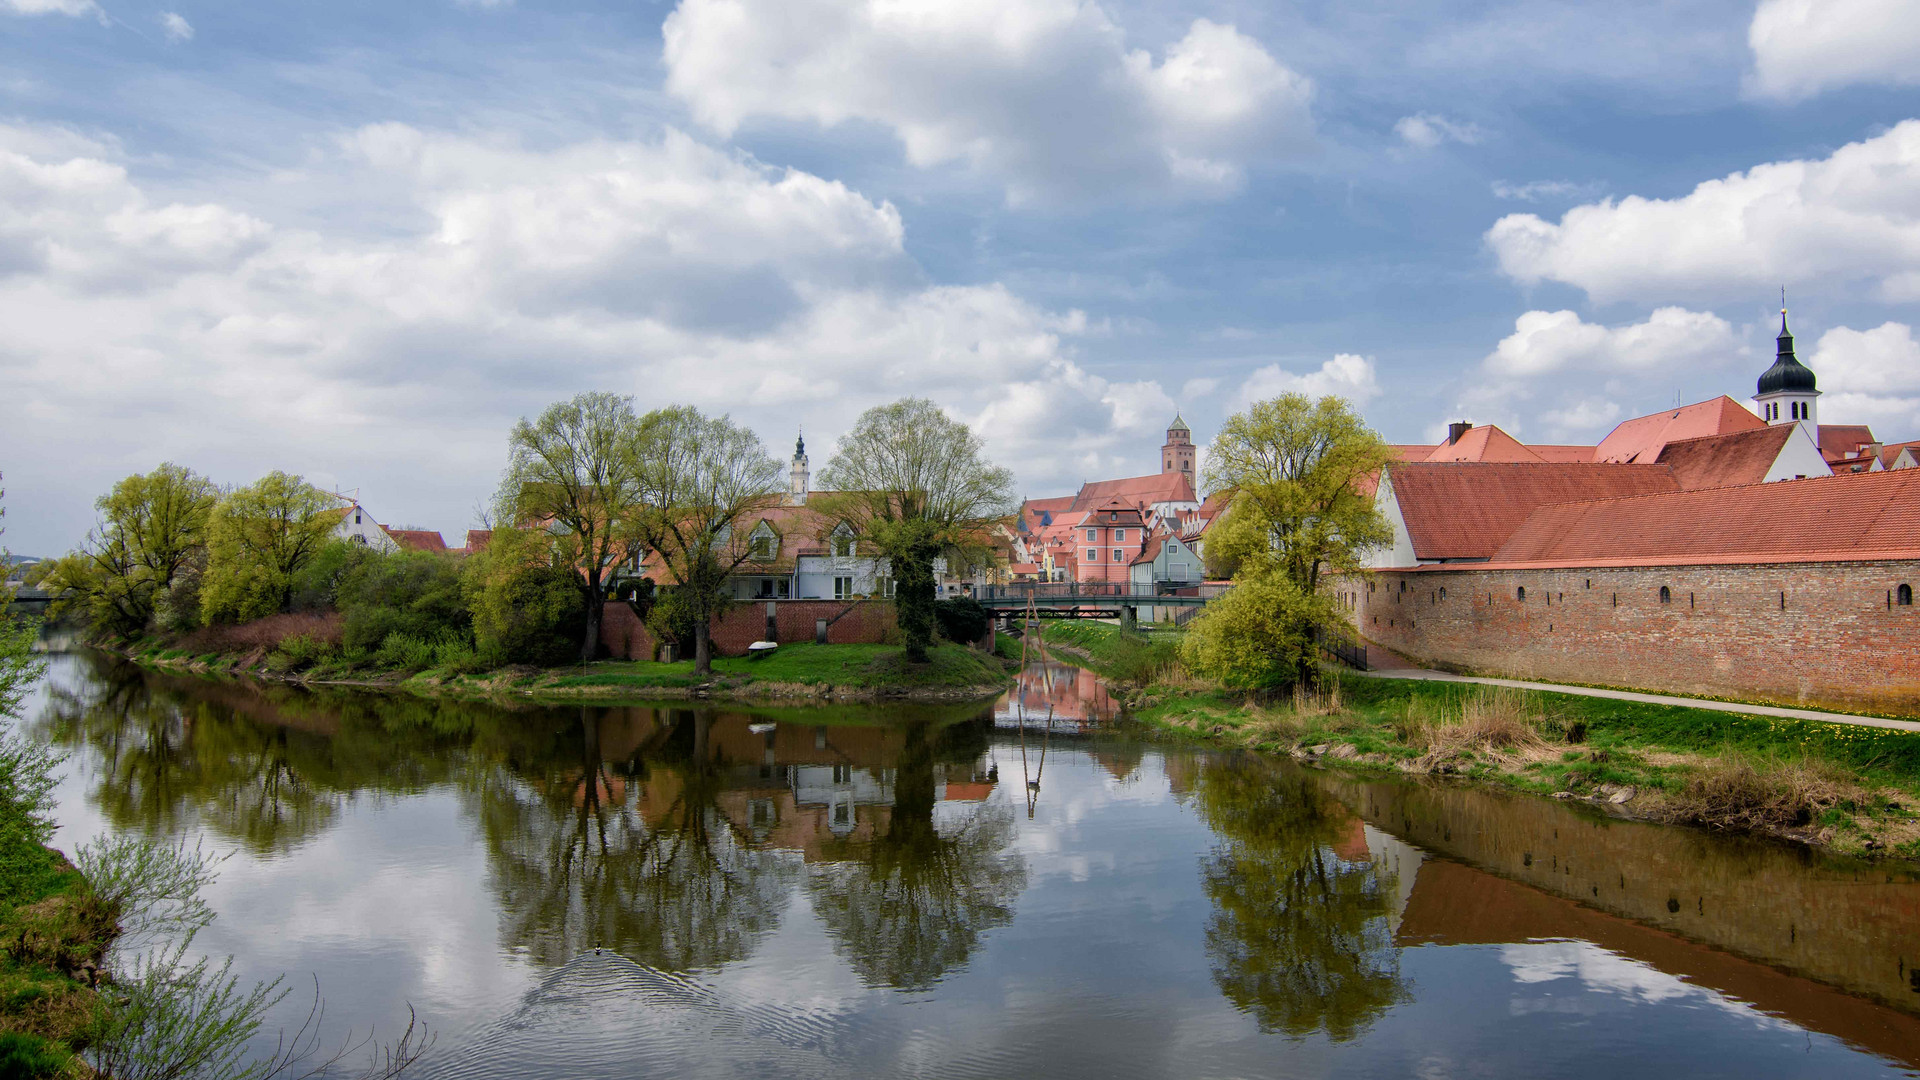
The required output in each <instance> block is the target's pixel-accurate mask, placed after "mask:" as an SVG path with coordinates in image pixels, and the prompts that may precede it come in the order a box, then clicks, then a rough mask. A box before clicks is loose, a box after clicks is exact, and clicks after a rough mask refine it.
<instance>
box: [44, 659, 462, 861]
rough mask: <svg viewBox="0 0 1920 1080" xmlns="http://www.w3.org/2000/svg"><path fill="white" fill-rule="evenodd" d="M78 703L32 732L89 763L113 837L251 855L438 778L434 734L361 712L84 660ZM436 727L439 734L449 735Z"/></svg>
mask: <svg viewBox="0 0 1920 1080" xmlns="http://www.w3.org/2000/svg"><path fill="white" fill-rule="evenodd" d="M79 662H80V663H81V664H83V665H84V666H85V667H86V668H87V671H86V675H87V678H86V679H85V681H84V683H83V686H84V689H82V690H80V691H73V690H66V689H56V690H54V691H53V692H52V696H51V699H50V702H49V705H48V707H47V709H46V711H45V712H44V713H43V714H42V715H41V717H40V718H39V720H38V724H39V726H40V728H41V729H42V730H43V731H44V733H45V735H46V736H47V737H48V738H49V739H50V740H51V741H52V742H54V743H55V744H56V745H59V746H61V747H63V748H67V749H72V750H78V751H82V752H84V753H86V754H88V755H89V756H90V758H91V762H90V764H91V765H92V767H93V772H94V782H93V784H92V790H91V792H90V797H91V799H92V801H93V802H94V804H95V805H96V806H98V807H99V808H100V811H101V813H102V814H103V815H104V816H105V817H106V818H107V819H108V820H109V821H111V822H113V823H114V824H115V825H116V826H118V827H120V828H123V829H137V830H141V831H148V832H155V833H160V834H163V835H167V834H177V833H179V832H181V831H183V830H184V829H185V828H187V827H188V826H189V825H190V824H192V823H194V822H196V821H197V822H201V823H204V824H205V825H206V826H207V827H208V828H210V829H211V830H213V832H214V833H216V834H217V835H221V836H226V837H229V838H231V839H234V840H236V841H239V842H241V843H243V844H245V845H246V846H247V847H248V848H249V849H251V850H253V851H255V852H258V853H267V852H278V851H285V850H286V849H288V848H290V847H292V846H293V845H295V844H297V843H299V842H300V841H302V840H305V839H307V838H309V837H311V836H314V835H316V834H318V833H319V832H320V831H321V830H323V829H325V828H326V827H327V825H328V824H330V823H331V822H332V821H333V820H334V818H335V816H336V814H337V812H338V810H339V807H340V805H341V804H342V803H343V802H344V801H345V800H346V798H347V797H348V796H349V795H350V793H352V792H353V791H356V790H363V789H369V788H371V789H382V788H384V789H387V790H410V789H415V788H417V787H418V786H419V785H421V784H423V783H425V782H428V781H429V780H430V779H431V778H432V777H434V776H436V775H441V774H444V772H445V770H446V765H445V763H444V762H445V756H446V755H445V751H444V749H440V748H434V747H431V746H430V747H427V748H424V749H425V750H426V751H427V752H423V748H422V747H421V746H419V745H418V744H419V743H420V742H421V741H422V740H423V739H424V740H425V741H426V742H428V743H430V744H431V743H435V742H439V741H443V740H441V739H440V738H439V737H438V736H436V735H434V734H432V728H433V726H434V725H428V726H426V727H419V726H417V725H415V724H414V723H412V721H415V720H417V719H418V717H414V716H412V714H411V713H410V712H409V711H408V710H406V709H398V710H395V709H389V708H385V707H381V706H377V705H375V704H374V702H373V701H371V700H370V699H366V698H356V697H353V696H348V695H318V694H310V693H307V692H305V691H300V690H295V689H291V688H254V687H245V686H234V685H227V684H218V683H205V682H198V681H187V680H178V679H172V678H168V677H166V676H159V675H154V674H152V673H149V672H144V671H141V670H140V669H139V668H136V667H134V666H132V665H130V664H125V663H120V662H117V661H114V660H112V659H110V658H106V657H103V656H100V655H97V654H92V653H86V654H81V657H80V660H79ZM439 726H442V727H444V722H441V723H440V725H439Z"/></svg>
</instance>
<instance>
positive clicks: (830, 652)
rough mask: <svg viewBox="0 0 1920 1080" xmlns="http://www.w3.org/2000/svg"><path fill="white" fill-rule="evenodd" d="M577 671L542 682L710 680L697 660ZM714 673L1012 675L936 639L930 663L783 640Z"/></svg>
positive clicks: (866, 679)
mask: <svg viewBox="0 0 1920 1080" xmlns="http://www.w3.org/2000/svg"><path fill="white" fill-rule="evenodd" d="M576 672H577V673H568V674H555V675H551V676H548V677H546V678H543V679H539V680H537V682H536V685H537V686H540V687H554V688H569V687H591V686H613V687H637V688H645V687H688V686H694V685H698V684H699V683H702V682H704V681H706V680H704V679H701V678H699V677H697V676H695V675H694V673H693V662H692V661H690V660H683V661H680V662H677V663H672V664H656V663H649V662H646V661H608V662H602V663H598V664H592V665H589V666H587V667H586V668H584V669H576ZM713 672H714V679H715V681H716V682H725V683H731V684H737V685H746V684H751V683H756V682H760V683H791V684H798V685H805V686H845V687H857V688H875V687H947V686H952V687H964V686H987V685H991V684H994V683H998V682H1002V681H1004V680H1005V679H1006V674H1007V673H1006V668H1005V666H1004V665H1003V664H1002V663H1001V662H1000V661H998V660H997V659H994V658H993V657H990V656H985V655H982V654H981V653H978V652H975V651H974V650H972V649H969V648H966V647H965V646H961V645H951V644H942V645H936V646H934V648H933V649H932V651H931V653H930V655H929V656H928V660H927V663H925V664H909V663H907V662H906V660H905V656H904V654H903V652H902V650H901V649H900V648H899V647H898V646H894V645H816V644H813V643H810V642H806V643H799V644H794V645H783V646H781V647H780V648H779V649H776V650H774V651H773V652H772V653H769V654H767V655H765V656H760V657H745V656H722V657H715V658H714V661H713Z"/></svg>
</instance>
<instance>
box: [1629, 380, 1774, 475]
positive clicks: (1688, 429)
mask: <svg viewBox="0 0 1920 1080" xmlns="http://www.w3.org/2000/svg"><path fill="white" fill-rule="evenodd" d="M1766 426H1767V422H1766V421H1764V420H1762V419H1760V418H1759V417H1757V416H1755V415H1753V414H1752V413H1750V412H1748V411H1747V410H1746V408H1745V407H1744V406H1742V405H1741V404H1740V403H1739V402H1737V401H1735V400H1733V399H1732V398H1730V397H1727V396H1726V395H1725V394H1722V395H1720V396H1719V397H1717V398H1714V399H1713V400H1712V401H1702V402H1697V403H1695V404H1693V405H1683V406H1681V407H1680V408H1678V409H1668V410H1666V411H1665V412H1657V413H1654V414H1652V415H1650V416H1636V417H1634V418H1633V419H1631V420H1623V421H1621V423H1620V426H1619V427H1616V428H1614V429H1613V430H1612V431H1610V432H1608V433H1607V437H1606V438H1604V439H1601V440H1600V445H1599V446H1597V447H1595V448H1594V452H1593V460H1595V461H1613V462H1620V463H1623V464H1624V463H1628V462H1632V463H1635V464H1641V465H1645V464H1650V463H1652V462H1655V461H1658V460H1659V459H1660V450H1661V448H1663V447H1664V446H1666V445H1667V444H1668V443H1670V442H1679V441H1680V440H1682V439H1697V438H1700V437H1701V436H1703V435H1725V434H1728V433H1729V432H1734V431H1748V430H1751V429H1753V428H1762V427H1766Z"/></svg>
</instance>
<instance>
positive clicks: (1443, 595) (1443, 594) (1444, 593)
mask: <svg viewBox="0 0 1920 1080" xmlns="http://www.w3.org/2000/svg"><path fill="white" fill-rule="evenodd" d="M1446 598H1447V590H1446V587H1445V586H1442V587H1441V589H1440V599H1442V600H1445V599H1446Z"/></svg>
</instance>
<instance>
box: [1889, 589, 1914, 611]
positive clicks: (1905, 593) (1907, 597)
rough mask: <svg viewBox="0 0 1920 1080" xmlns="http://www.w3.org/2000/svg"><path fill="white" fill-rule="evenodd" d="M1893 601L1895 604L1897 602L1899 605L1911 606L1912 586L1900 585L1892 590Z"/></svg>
mask: <svg viewBox="0 0 1920 1080" xmlns="http://www.w3.org/2000/svg"><path fill="white" fill-rule="evenodd" d="M1893 602H1894V603H1896V604H1899V605H1900V606H1901V607H1912V606H1913V586H1911V585H1902V586H1900V587H1899V588H1897V589H1895V590H1893Z"/></svg>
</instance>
